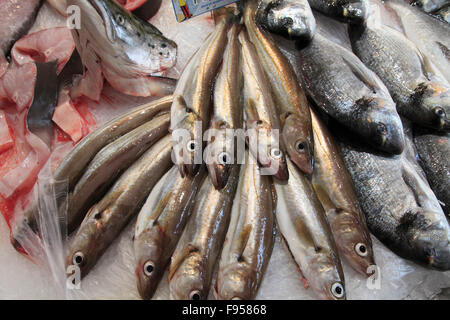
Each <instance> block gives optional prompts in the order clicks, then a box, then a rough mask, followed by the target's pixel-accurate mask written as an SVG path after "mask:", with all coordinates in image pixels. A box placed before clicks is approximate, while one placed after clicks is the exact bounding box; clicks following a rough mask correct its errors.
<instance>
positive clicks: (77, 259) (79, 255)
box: [72, 251, 84, 266]
mask: <svg viewBox="0 0 450 320" xmlns="http://www.w3.org/2000/svg"><path fill="white" fill-rule="evenodd" d="M83 262H84V254H83V252H81V251H78V252H75V254H74V255H73V258H72V263H73V264H74V265H78V266H79V265H81V264H82V263H83Z"/></svg>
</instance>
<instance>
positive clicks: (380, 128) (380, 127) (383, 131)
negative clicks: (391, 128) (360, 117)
mask: <svg viewBox="0 0 450 320" xmlns="http://www.w3.org/2000/svg"><path fill="white" fill-rule="evenodd" d="M377 132H378V133H379V134H386V132H387V128H386V126H385V125H384V123H379V124H377Z"/></svg>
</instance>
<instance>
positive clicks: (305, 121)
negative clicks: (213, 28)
mask: <svg viewBox="0 0 450 320" xmlns="http://www.w3.org/2000/svg"><path fill="white" fill-rule="evenodd" d="M257 9H258V2H257V1H256V0H249V1H247V2H246V5H245V10H244V23H245V26H246V28H247V31H248V35H249V38H250V40H251V42H252V43H253V44H254V46H255V48H256V52H257V53H258V56H259V59H260V62H261V65H262V66H263V68H264V71H265V73H266V75H267V77H268V79H269V82H270V84H271V87H272V93H273V96H274V100H275V103H276V105H277V107H278V112H279V114H280V118H281V129H282V131H281V140H282V141H283V144H284V148H285V149H286V152H287V154H288V155H289V157H290V158H291V160H292V161H293V162H294V163H295V164H296V165H297V166H298V167H299V168H300V170H302V172H304V173H306V174H311V173H312V170H313V153H314V143H313V142H314V141H313V137H312V128H311V115H310V112H309V103H308V100H307V98H306V95H305V92H304V91H303V88H302V87H301V85H300V84H299V82H298V79H297V76H296V74H295V71H294V70H293V67H292V65H291V64H290V63H289V61H288V60H287V58H286V57H285V56H284V55H283V54H282V53H281V51H280V49H279V48H278V47H277V45H276V44H275V43H274V41H273V39H272V38H271V37H270V35H269V34H268V33H267V32H265V31H263V30H262V29H261V28H259V27H258V26H257V24H256V13H257Z"/></svg>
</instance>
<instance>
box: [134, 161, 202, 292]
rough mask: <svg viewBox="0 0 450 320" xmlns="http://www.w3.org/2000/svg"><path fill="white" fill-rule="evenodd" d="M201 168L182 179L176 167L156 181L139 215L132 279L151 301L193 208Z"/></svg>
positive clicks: (200, 182)
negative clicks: (134, 279)
mask: <svg viewBox="0 0 450 320" xmlns="http://www.w3.org/2000/svg"><path fill="white" fill-rule="evenodd" d="M204 176H205V170H204V168H203V167H202V168H200V171H199V172H198V173H197V174H196V175H195V176H194V177H189V176H188V177H185V178H182V177H181V175H180V172H179V170H178V168H177V167H176V166H174V167H172V169H170V170H169V172H168V173H166V175H165V176H164V177H163V178H162V179H161V180H160V181H159V182H158V184H157V185H156V186H155V188H154V189H153V191H152V192H151V193H150V196H149V197H148V199H147V201H146V203H145V204H144V206H143V207H142V209H141V212H140V213H139V216H138V219H137V222H136V229H135V236H134V252H135V255H136V257H135V258H136V277H137V284H138V285H137V286H138V290H139V294H140V295H141V297H142V298H143V299H151V297H152V296H153V294H154V292H155V290H156V287H157V286H158V284H159V282H160V280H161V278H162V277H163V274H164V271H165V269H166V267H167V265H168V264H169V262H170V257H171V256H172V253H173V251H174V250H175V247H176V244H177V242H178V239H179V238H180V236H181V234H182V231H183V229H184V226H185V225H186V222H187V220H188V218H189V216H190V214H191V211H192V209H193V206H194V200H195V196H196V194H197V190H198V189H199V188H200V186H201V184H202V181H203V178H204Z"/></svg>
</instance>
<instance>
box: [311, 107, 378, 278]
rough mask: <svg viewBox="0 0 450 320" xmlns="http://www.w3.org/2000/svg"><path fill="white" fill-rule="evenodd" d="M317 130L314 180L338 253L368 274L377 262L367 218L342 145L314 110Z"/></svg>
mask: <svg viewBox="0 0 450 320" xmlns="http://www.w3.org/2000/svg"><path fill="white" fill-rule="evenodd" d="M311 119H312V124H313V132H314V146H315V148H314V159H315V161H314V172H313V174H312V180H311V183H312V185H313V188H314V190H315V192H316V195H317V198H318V199H319V201H320V203H321V204H322V206H323V208H324V210H325V214H326V216H327V220H328V223H329V225H330V228H331V232H332V234H333V237H334V239H335V241H336V246H337V248H338V251H339V253H340V254H341V255H342V257H343V258H345V259H346V260H347V261H348V262H349V264H350V265H351V266H352V267H353V269H354V270H356V271H357V272H359V273H360V274H361V275H363V276H369V275H370V272H368V271H369V270H371V269H369V268H370V267H371V266H374V265H375V259H374V252H373V248H372V240H371V238H370V233H369V229H368V228H367V223H366V218H365V216H364V214H363V213H362V211H361V207H360V205H359V202H358V198H357V197H356V193H355V190H354V187H353V181H352V179H351V177H350V174H349V173H348V171H347V169H346V167H345V164H344V160H342V156H341V154H340V150H339V146H338V145H337V144H336V142H335V141H334V138H333V136H332V135H331V133H330V132H329V131H328V129H327V127H326V126H325V124H324V123H323V121H322V120H321V119H320V118H319V116H318V115H317V114H316V113H315V112H314V111H312V110H311Z"/></svg>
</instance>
